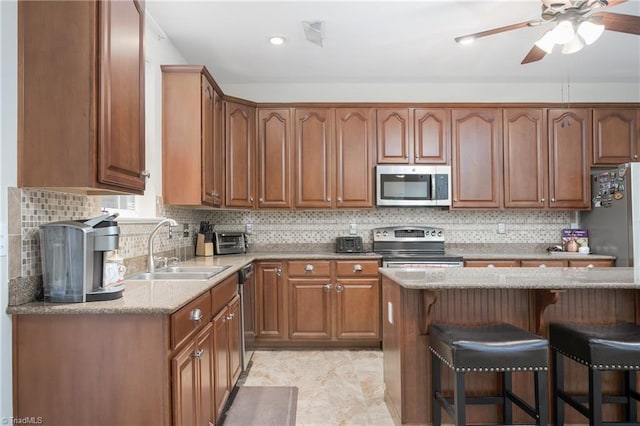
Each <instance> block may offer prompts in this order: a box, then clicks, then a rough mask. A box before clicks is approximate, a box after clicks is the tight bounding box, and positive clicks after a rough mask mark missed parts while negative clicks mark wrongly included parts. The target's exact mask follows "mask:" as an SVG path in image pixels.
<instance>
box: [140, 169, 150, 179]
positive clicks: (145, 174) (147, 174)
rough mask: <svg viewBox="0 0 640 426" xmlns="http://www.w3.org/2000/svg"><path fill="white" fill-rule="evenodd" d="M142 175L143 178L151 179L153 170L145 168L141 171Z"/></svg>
mask: <svg viewBox="0 0 640 426" xmlns="http://www.w3.org/2000/svg"><path fill="white" fill-rule="evenodd" d="M140 177H141V178H143V179H149V178H150V177H151V172H150V171H149V170H143V171H141V172H140Z"/></svg>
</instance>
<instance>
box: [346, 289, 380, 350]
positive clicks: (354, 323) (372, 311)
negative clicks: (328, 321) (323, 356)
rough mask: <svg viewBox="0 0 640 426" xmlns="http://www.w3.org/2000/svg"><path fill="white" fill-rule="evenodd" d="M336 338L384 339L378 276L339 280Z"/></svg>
mask: <svg viewBox="0 0 640 426" xmlns="http://www.w3.org/2000/svg"><path fill="white" fill-rule="evenodd" d="M335 291H336V316H337V321H336V337H337V338H338V339H350V340H353V339H378V338H380V283H379V280H378V279H377V278H376V279H341V278H339V279H338V281H337V283H336V289H335Z"/></svg>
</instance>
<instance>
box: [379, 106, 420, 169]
mask: <svg viewBox="0 0 640 426" xmlns="http://www.w3.org/2000/svg"><path fill="white" fill-rule="evenodd" d="M376 128H377V138H378V144H377V145H378V164H385V163H391V164H409V163H410V161H409V160H410V157H409V155H410V154H411V153H410V152H409V149H410V148H409V147H410V146H411V144H412V143H413V135H412V133H411V120H410V118H409V109H407V108H400V109H396V108H378V109H377V111H376Z"/></svg>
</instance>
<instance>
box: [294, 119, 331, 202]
mask: <svg viewBox="0 0 640 426" xmlns="http://www.w3.org/2000/svg"><path fill="white" fill-rule="evenodd" d="M331 112H332V111H331V109H328V108H318V109H306V108H303V109H297V110H296V114H295V116H296V121H295V182H296V198H295V205H296V207H314V208H330V207H331V205H332V201H331V197H332V191H331V188H332V186H333V182H332V176H331V175H332V174H331V170H332V163H333V160H332V155H333V154H332V152H331V150H332V146H333V122H332V119H331Z"/></svg>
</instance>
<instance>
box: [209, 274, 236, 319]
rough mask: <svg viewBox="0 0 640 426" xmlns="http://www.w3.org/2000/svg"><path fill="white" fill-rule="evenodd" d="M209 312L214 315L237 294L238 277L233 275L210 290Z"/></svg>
mask: <svg viewBox="0 0 640 426" xmlns="http://www.w3.org/2000/svg"><path fill="white" fill-rule="evenodd" d="M211 294H212V297H211V312H213V314H214V315H216V314H217V313H218V312H220V310H221V309H222V308H224V307H225V306H227V303H229V301H230V300H231V299H233V297H234V296H235V295H236V294H238V277H237V276H236V275H233V276H231V277H229V278H227V279H226V280H224V281H222V282H221V283H220V284H218V285H216V286H215V287H214V288H213V290H211Z"/></svg>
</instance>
